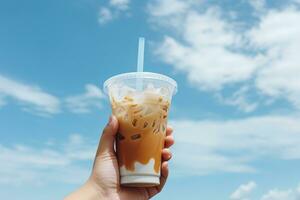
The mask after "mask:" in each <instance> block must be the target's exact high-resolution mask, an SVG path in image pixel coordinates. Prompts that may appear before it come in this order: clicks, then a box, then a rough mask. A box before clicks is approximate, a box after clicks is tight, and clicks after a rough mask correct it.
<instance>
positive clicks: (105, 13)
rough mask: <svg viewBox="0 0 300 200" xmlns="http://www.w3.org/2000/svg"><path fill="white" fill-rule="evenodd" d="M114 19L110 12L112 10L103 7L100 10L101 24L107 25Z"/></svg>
mask: <svg viewBox="0 0 300 200" xmlns="http://www.w3.org/2000/svg"><path fill="white" fill-rule="evenodd" d="M112 19H113V15H112V13H111V11H110V9H108V8H106V7H102V8H100V10H99V17H98V22H99V23H100V24H105V23H107V22H109V21H111V20H112Z"/></svg>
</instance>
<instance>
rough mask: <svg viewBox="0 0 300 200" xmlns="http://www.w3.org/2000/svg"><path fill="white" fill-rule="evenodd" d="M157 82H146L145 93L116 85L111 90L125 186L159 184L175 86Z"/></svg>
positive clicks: (121, 172) (117, 148)
mask: <svg viewBox="0 0 300 200" xmlns="http://www.w3.org/2000/svg"><path fill="white" fill-rule="evenodd" d="M151 74H152V73H151ZM153 76H155V74H154V75H153ZM160 76H163V75H160ZM153 81H156V82H157V80H153V78H152V79H151V80H147V79H146V80H144V81H143V85H144V87H143V89H142V90H138V89H136V88H134V87H135V85H134V84H133V85H132V84H131V87H130V84H129V85H128V84H127V85H125V84H121V85H120V84H116V83H115V84H114V86H113V85H110V88H109V89H108V93H109V96H110V102H111V106H112V112H113V114H114V115H115V116H116V117H117V119H118V121H119V130H118V133H117V138H116V151H117V158H118V164H119V167H120V175H121V184H123V185H127V186H138V187H144V186H154V185H158V184H159V177H160V166H161V152H162V149H163V145H164V138H165V134H166V128H167V118H168V111H169V106H170V100H171V96H172V94H173V93H174V87H175V86H173V88H172V87H171V86H172V84H171V83H169V85H168V84H167V85H163V83H160V84H159V85H158V84H156V85H154V84H153V83H152V82H153ZM127 82H128V80H127ZM167 83H168V82H167ZM168 86H169V88H168Z"/></svg>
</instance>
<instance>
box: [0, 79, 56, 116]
mask: <svg viewBox="0 0 300 200" xmlns="http://www.w3.org/2000/svg"><path fill="white" fill-rule="evenodd" d="M4 98H5V99H6V98H12V99H14V100H16V101H18V102H19V103H20V104H21V106H22V107H23V108H25V109H29V110H30V111H33V112H34V113H37V114H55V113H58V112H60V101H59V99H58V98H57V97H55V96H53V95H51V94H48V93H46V92H44V91H43V90H42V89H41V88H39V87H37V86H33V85H28V84H25V83H21V82H19V81H16V80H13V79H10V78H8V77H5V76H3V75H0V101H1V104H2V105H4V103H5V101H4V100H3V99H4Z"/></svg>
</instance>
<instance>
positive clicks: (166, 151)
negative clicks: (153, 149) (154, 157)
mask: <svg viewBox="0 0 300 200" xmlns="http://www.w3.org/2000/svg"><path fill="white" fill-rule="evenodd" d="M161 155H162V161H168V160H170V159H171V158H172V153H171V151H170V149H163V150H162V154H161Z"/></svg>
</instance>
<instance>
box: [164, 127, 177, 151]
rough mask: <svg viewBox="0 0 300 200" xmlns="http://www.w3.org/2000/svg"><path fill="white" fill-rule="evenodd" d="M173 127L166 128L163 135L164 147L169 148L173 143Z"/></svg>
mask: <svg viewBox="0 0 300 200" xmlns="http://www.w3.org/2000/svg"><path fill="white" fill-rule="evenodd" d="M172 132H173V129H172V128H171V127H168V128H167V131H166V137H165V148H169V147H171V146H172V145H173V144H174V142H175V141H174V137H173V135H172Z"/></svg>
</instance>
